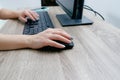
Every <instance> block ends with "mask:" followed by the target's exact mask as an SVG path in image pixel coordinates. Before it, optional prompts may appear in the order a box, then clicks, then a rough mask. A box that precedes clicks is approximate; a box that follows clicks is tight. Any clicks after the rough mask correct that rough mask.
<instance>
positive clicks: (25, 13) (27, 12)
mask: <svg viewBox="0 0 120 80" xmlns="http://www.w3.org/2000/svg"><path fill="white" fill-rule="evenodd" d="M26 17H29V18H30V19H31V20H33V21H35V20H37V19H38V17H39V15H38V14H37V13H36V12H34V11H31V10H25V11H21V12H20V13H19V15H18V18H19V20H20V21H22V22H27V18H26Z"/></svg>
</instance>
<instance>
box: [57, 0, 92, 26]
mask: <svg viewBox="0 0 120 80" xmlns="http://www.w3.org/2000/svg"><path fill="white" fill-rule="evenodd" d="M56 3H57V4H58V5H59V6H60V7H61V8H62V9H63V10H64V11H65V12H66V14H57V15H56V17H57V19H58V20H59V22H60V23H61V24H62V26H74V25H90V24H92V23H93V22H92V21H91V20H89V19H88V18H86V17H85V16H83V6H84V0H56Z"/></svg>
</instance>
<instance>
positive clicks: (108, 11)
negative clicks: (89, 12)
mask: <svg viewBox="0 0 120 80" xmlns="http://www.w3.org/2000/svg"><path fill="white" fill-rule="evenodd" d="M85 4H86V5H89V6H91V7H92V8H93V9H95V10H96V11H98V12H99V13H101V14H102V15H103V16H104V17H105V19H106V21H108V22H110V23H112V24H113V25H115V26H116V27H119V28H120V10H119V8H120V0H85Z"/></svg>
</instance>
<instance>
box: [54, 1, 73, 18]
mask: <svg viewBox="0 0 120 80" xmlns="http://www.w3.org/2000/svg"><path fill="white" fill-rule="evenodd" d="M56 2H57V3H58V4H59V5H60V6H61V7H62V8H63V9H64V11H65V12H66V13H67V14H68V15H69V16H70V17H72V14H73V10H74V0H56Z"/></svg>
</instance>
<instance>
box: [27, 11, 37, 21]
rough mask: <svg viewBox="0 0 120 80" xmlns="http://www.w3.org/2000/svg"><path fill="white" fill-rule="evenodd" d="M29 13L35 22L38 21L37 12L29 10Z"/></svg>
mask: <svg viewBox="0 0 120 80" xmlns="http://www.w3.org/2000/svg"><path fill="white" fill-rule="evenodd" d="M28 11H29V13H30V14H31V15H32V16H33V18H34V19H35V20H38V18H39V15H38V14H37V13H36V12H34V11H31V10H28Z"/></svg>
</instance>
